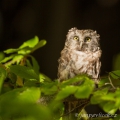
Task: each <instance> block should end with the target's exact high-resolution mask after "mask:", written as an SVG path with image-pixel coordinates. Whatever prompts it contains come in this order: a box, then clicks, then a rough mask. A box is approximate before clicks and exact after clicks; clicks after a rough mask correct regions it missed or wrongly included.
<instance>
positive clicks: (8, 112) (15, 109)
mask: <svg viewBox="0 0 120 120" xmlns="http://www.w3.org/2000/svg"><path fill="white" fill-rule="evenodd" d="M39 98H40V89H39V88H35V87H31V88H18V89H14V90H12V91H10V92H7V93H5V94H3V95H1V96H0V116H1V118H4V119H5V120H7V119H10V118H12V119H13V118H14V119H18V118H22V119H23V118H26V117H30V118H34V119H35V120H40V119H41V120H48V119H49V118H50V111H49V109H47V108H46V107H44V106H40V105H39V104H37V101H38V100H39ZM14 119H13V120H14ZM20 120H21V119H20Z"/></svg>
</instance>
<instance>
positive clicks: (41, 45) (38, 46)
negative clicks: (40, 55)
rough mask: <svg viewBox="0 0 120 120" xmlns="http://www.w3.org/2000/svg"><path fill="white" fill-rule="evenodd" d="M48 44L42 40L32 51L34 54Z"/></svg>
mask: <svg viewBox="0 0 120 120" xmlns="http://www.w3.org/2000/svg"><path fill="white" fill-rule="evenodd" d="M46 43H47V42H46V40H41V41H40V42H39V43H38V44H37V45H36V46H35V47H34V48H33V49H32V52H34V51H35V50H37V49H39V48H41V47H43V46H44V45H45V44H46Z"/></svg>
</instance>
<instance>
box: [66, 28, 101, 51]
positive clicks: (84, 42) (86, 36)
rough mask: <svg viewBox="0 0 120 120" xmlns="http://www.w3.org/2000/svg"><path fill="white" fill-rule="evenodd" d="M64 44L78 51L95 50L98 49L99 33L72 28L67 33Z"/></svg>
mask: <svg viewBox="0 0 120 120" xmlns="http://www.w3.org/2000/svg"><path fill="white" fill-rule="evenodd" d="M65 45H66V47H68V48H70V49H75V50H78V51H90V52H95V51H97V50H99V49H100V44H99V35H98V34H97V33H96V31H93V30H89V29H88V30H78V29H77V28H72V29H70V30H69V32H68V34H67V39H66V43H65Z"/></svg>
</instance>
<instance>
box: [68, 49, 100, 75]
mask: <svg viewBox="0 0 120 120" xmlns="http://www.w3.org/2000/svg"><path fill="white" fill-rule="evenodd" d="M70 56H71V61H72V62H71V68H72V69H73V70H74V71H75V73H76V74H80V73H87V71H89V69H92V68H93V67H94V66H95V63H96V61H98V60H99V58H100V56H101V55H100V53H99V52H94V53H92V52H82V51H72V52H71V55H70ZM91 74H92V73H91Z"/></svg>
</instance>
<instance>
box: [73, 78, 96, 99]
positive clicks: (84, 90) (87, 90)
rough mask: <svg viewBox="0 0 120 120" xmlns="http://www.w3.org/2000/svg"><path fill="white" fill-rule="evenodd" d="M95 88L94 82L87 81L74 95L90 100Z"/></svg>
mask: <svg viewBox="0 0 120 120" xmlns="http://www.w3.org/2000/svg"><path fill="white" fill-rule="evenodd" d="M94 88H95V84H94V82H93V81H92V80H86V81H85V82H84V83H83V84H82V85H81V86H79V88H78V90H77V91H76V93H75V94H74V95H75V97H76V98H89V96H90V94H92V92H93V90H94Z"/></svg>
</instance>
